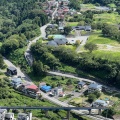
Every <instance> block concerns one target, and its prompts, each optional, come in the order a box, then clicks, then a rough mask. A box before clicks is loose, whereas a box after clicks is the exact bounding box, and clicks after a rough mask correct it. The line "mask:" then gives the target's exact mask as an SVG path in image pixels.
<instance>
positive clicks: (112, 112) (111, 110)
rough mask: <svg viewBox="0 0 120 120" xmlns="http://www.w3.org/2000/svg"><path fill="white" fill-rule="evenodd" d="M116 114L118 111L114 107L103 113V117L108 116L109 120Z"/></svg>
mask: <svg viewBox="0 0 120 120" xmlns="http://www.w3.org/2000/svg"><path fill="white" fill-rule="evenodd" d="M115 114H116V111H115V109H114V108H113V107H111V108H108V109H106V110H104V111H103V112H102V115H103V116H105V117H106V116H107V117H109V118H112V116H113V115H115Z"/></svg>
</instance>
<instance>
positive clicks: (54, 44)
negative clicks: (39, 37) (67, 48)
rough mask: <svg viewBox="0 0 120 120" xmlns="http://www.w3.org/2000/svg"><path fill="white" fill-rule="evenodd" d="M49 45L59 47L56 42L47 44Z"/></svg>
mask: <svg viewBox="0 0 120 120" xmlns="http://www.w3.org/2000/svg"><path fill="white" fill-rule="evenodd" d="M47 45H49V46H54V47H57V46H58V45H57V43H56V42H55V41H54V40H52V41H49V42H48V43H47Z"/></svg>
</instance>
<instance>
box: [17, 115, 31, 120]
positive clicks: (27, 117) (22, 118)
mask: <svg viewBox="0 0 120 120" xmlns="http://www.w3.org/2000/svg"><path fill="white" fill-rule="evenodd" d="M18 120H32V113H28V114H25V113H18Z"/></svg>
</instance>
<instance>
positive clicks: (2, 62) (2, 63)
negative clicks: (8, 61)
mask: <svg viewBox="0 0 120 120" xmlns="http://www.w3.org/2000/svg"><path fill="white" fill-rule="evenodd" d="M3 65H4V61H3V57H2V55H1V54H0V68H2V67H3Z"/></svg>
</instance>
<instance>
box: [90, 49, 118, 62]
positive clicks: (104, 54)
mask: <svg viewBox="0 0 120 120" xmlns="http://www.w3.org/2000/svg"><path fill="white" fill-rule="evenodd" d="M92 55H93V56H95V57H96V58H102V59H108V60H110V61H118V62H119V61H120V52H112V51H100V50H97V51H93V53H92Z"/></svg>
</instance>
